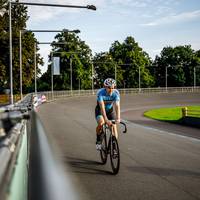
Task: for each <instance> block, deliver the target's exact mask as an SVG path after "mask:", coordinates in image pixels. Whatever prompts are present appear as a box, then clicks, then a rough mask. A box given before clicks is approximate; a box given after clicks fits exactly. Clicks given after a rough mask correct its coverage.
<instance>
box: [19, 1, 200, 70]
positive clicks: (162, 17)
mask: <svg viewBox="0 0 200 200" xmlns="http://www.w3.org/2000/svg"><path fill="white" fill-rule="evenodd" d="M20 2H33V3H52V4H63V5H79V6H86V5H91V4H93V5H95V6H96V7H97V10H96V11H93V10H88V9H74V8H59V7H39V6H28V15H29V16H30V18H29V20H28V22H27V29H30V30H38V29H39V30H62V29H64V28H65V29H69V30H74V29H79V30H80V31H81V32H80V33H79V37H80V39H81V40H83V41H85V42H86V44H88V45H89V47H90V49H91V50H92V53H93V55H94V54H95V53H100V52H105V51H109V48H110V47H111V45H112V43H113V42H114V41H116V40H118V41H119V42H121V43H122V42H123V41H124V40H125V39H126V37H127V36H132V37H134V39H135V41H136V42H137V43H138V45H139V46H140V47H142V49H143V50H144V51H145V52H147V53H148V54H149V56H150V57H151V58H152V59H154V58H155V56H156V55H160V52H161V50H162V49H163V48H164V47H166V46H172V47H175V46H178V45H191V46H192V49H194V50H199V49H200V0H26V1H25V0H20ZM35 35H36V38H37V40H38V41H39V42H51V41H53V40H54V36H55V35H56V33H35ZM39 48H40V51H39V52H40V54H41V56H42V57H43V58H44V62H45V65H44V66H43V67H42V66H40V69H41V71H42V72H45V71H46V69H47V64H48V63H47V60H48V54H49V52H50V50H51V47H50V46H49V45H44V44H41V45H39Z"/></svg>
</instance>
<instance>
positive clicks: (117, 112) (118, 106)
mask: <svg viewBox="0 0 200 200" xmlns="http://www.w3.org/2000/svg"><path fill="white" fill-rule="evenodd" d="M114 105H115V112H116V121H117V122H120V101H116V102H115V104H114Z"/></svg>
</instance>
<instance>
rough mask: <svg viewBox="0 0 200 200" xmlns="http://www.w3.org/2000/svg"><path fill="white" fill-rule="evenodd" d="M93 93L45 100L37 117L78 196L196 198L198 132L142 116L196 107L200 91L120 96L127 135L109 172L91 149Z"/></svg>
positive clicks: (199, 164)
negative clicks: (117, 166)
mask: <svg viewBox="0 0 200 200" xmlns="http://www.w3.org/2000/svg"><path fill="white" fill-rule="evenodd" d="M95 104H96V98H95V96H92V97H74V98H66V99H62V100H57V101H54V102H51V103H46V104H44V105H42V106H40V107H39V111H38V113H39V116H40V119H41V121H42V123H43V125H44V128H45V130H46V133H47V135H48V137H49V138H50V140H51V141H52V143H53V144H54V146H55V147H56V149H57V156H58V157H59V158H61V160H62V162H63V164H64V168H65V169H66V171H67V173H70V175H71V178H72V180H71V181H72V183H73V184H74V187H75V188H76V189H77V190H78V191H79V194H80V197H81V198H80V199H96V200H98V199H103V200H108V199H109V200H110V199H115V200H117V199H120V200H122V199H123V200H126V199H129V200H130V199H131V200H132V199H137V200H139V199H142V200H147V199H151V200H163V199H167V200H179V199H180V200H193V199H200V189H199V188H200V130H199V129H195V128H191V127H186V126H185V127H183V126H179V125H175V124H170V123H161V122H158V121H153V120H150V119H146V118H144V117H143V116H142V113H143V112H144V111H145V110H148V109H151V108H157V107H168V106H185V105H199V104H200V93H188V94H186V93H183V94H180V93H179V94H154V95H152V94H151V95H150V94H141V95H126V96H123V95H122V96H121V109H122V119H124V120H127V128H128V133H127V134H121V135H120V138H119V143H120V152H121V167H120V171H119V174H118V175H116V176H114V175H111V173H110V172H111V168H110V161H109V160H108V162H107V164H106V165H101V164H100V157H99V153H98V152H97V151H96V150H95V126H96V122H95V119H94V107H95Z"/></svg>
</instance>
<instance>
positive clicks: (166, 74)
mask: <svg viewBox="0 0 200 200" xmlns="http://www.w3.org/2000/svg"><path fill="white" fill-rule="evenodd" d="M178 67H181V66H172V65H169V66H165V90H166V92H167V88H168V81H167V77H168V70H167V69H168V68H178Z"/></svg>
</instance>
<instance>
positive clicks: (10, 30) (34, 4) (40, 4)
mask: <svg viewBox="0 0 200 200" xmlns="http://www.w3.org/2000/svg"><path fill="white" fill-rule="evenodd" d="M8 3H9V49H10V51H9V52H10V66H9V67H10V104H11V105H12V104H13V102H14V101H13V73H12V71H13V67H12V11H11V7H12V4H19V5H30V6H51V7H65V8H86V9H90V10H96V7H95V6H94V5H87V6H76V5H61V4H44V3H27V2H12V0H9V2H8ZM36 89H37V88H36Z"/></svg>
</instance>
